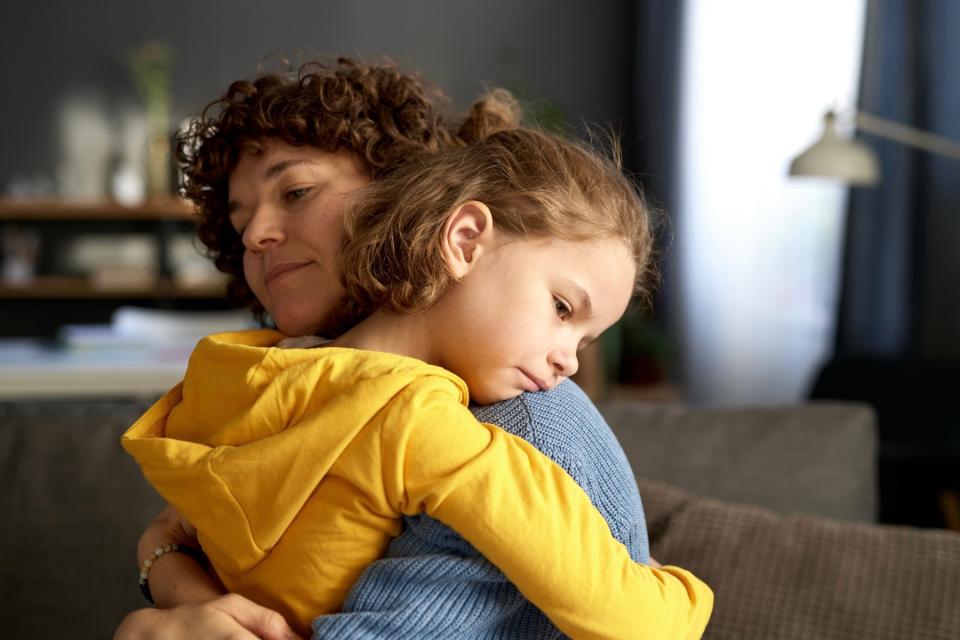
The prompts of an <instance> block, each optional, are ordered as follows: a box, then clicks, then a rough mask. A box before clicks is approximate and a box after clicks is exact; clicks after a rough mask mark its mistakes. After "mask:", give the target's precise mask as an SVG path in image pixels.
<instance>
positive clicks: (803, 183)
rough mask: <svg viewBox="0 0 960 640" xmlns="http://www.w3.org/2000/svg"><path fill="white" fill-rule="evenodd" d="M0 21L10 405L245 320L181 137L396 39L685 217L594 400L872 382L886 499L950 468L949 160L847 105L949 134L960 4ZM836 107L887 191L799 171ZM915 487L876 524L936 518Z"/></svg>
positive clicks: (582, 6)
mask: <svg viewBox="0 0 960 640" xmlns="http://www.w3.org/2000/svg"><path fill="white" fill-rule="evenodd" d="M0 15H2V20H0V49H2V55H0V77H2V78H3V92H2V93H3V100H2V103H0V110H2V111H0V115H2V117H0V135H2V140H3V153H2V154H0V193H2V200H0V240H2V244H0V264H2V279H0V387H2V388H3V391H2V392H0V393H2V395H3V396H4V397H6V398H14V399H16V398H20V397H33V396H42V397H61V396H76V395H85V394H87V395H97V394H100V395H103V394H108V395H109V394H113V395H118V394H124V393H129V394H140V395H150V394H152V393H158V392H159V391H161V390H163V389H165V388H166V387H167V386H169V385H170V384H172V382H171V381H175V380H176V379H178V376H179V375H180V373H181V372H182V368H183V366H184V363H185V358H186V354H187V353H188V352H189V348H190V346H191V345H192V344H193V342H192V341H193V340H195V337H196V335H200V334H203V333H206V332H212V331H216V330H223V329H230V328H236V327H242V326H247V324H248V323H249V322H250V318H249V317H248V316H247V315H246V314H245V312H242V311H235V310H231V309H230V307H229V305H228V304H227V303H226V301H225V300H224V296H223V290H224V283H223V280H222V279H221V277H220V276H219V274H217V273H216V271H215V270H213V269H212V268H211V266H210V264H209V262H208V261H206V259H205V258H204V257H203V256H202V254H201V253H200V251H199V250H198V248H197V245H196V243H195V242H194V241H193V236H192V222H191V220H190V209H189V207H188V206H187V205H186V204H185V203H183V202H181V201H179V200H178V199H177V198H176V197H175V195H174V193H173V186H172V185H173V184H174V183H175V181H176V176H175V170H174V168H173V167H172V164H171V162H170V160H169V155H168V152H169V145H168V143H169V139H170V135H171V134H172V133H173V131H175V129H176V128H177V127H178V126H179V125H180V124H181V123H182V122H183V121H184V119H186V118H188V117H190V116H192V115H196V114H197V113H199V111H200V109H201V108H202V107H203V106H204V105H205V104H206V103H207V102H209V101H210V100H212V99H213V98H215V97H217V96H219V95H220V94H221V93H222V92H223V91H224V90H225V88H226V87H227V85H228V84H229V82H230V81H232V80H234V79H238V78H250V77H253V76H254V75H255V74H256V73H257V71H258V69H261V68H264V67H266V68H270V69H276V68H278V67H280V66H282V61H283V60H284V59H289V60H290V61H291V62H293V63H297V62H300V61H304V60H307V59H309V58H311V57H312V56H315V55H318V54H346V55H350V56H358V57H363V58H370V59H372V58H377V57H379V56H389V57H391V58H392V59H394V60H395V61H397V62H399V63H400V64H402V65H404V66H405V67H407V68H412V69H418V70H419V71H420V72H422V74H423V76H424V77H426V78H428V79H430V80H431V81H432V82H433V83H434V84H435V85H436V86H437V87H439V88H440V89H442V90H443V91H444V92H445V93H446V94H447V95H448V96H449V98H450V100H451V105H450V108H451V111H452V112H458V111H459V110H462V109H464V108H465V107H467V106H468V105H469V104H470V102H471V101H472V100H473V98H475V97H476V96H477V95H478V94H479V93H481V92H482V91H483V90H485V89H487V88H490V87H493V86H503V87H506V88H508V89H510V90H512V91H514V92H515V93H516V94H517V95H518V96H519V97H520V98H521V99H522V100H523V102H524V103H525V105H526V107H527V110H528V113H529V114H530V117H531V119H532V120H534V121H539V122H541V123H542V124H544V125H545V126H563V127H565V128H566V129H567V130H568V131H571V132H573V133H574V134H582V133H583V132H584V130H585V128H586V126H587V125H594V126H599V127H601V128H611V129H613V130H614V131H617V132H618V133H619V134H620V137H621V140H622V143H623V147H624V153H625V159H626V163H627V165H628V169H629V170H630V171H631V172H632V173H633V174H635V175H636V176H637V178H638V180H639V182H641V183H642V185H643V187H644V189H645V191H646V192H647V194H648V196H649V197H650V198H651V199H652V200H653V201H654V202H655V203H656V204H657V205H658V206H659V207H661V208H663V209H664V210H665V211H666V213H667V218H668V222H667V223H666V224H665V225H664V226H663V228H662V230H661V234H660V238H661V247H660V249H661V254H662V263H661V270H662V272H663V278H662V284H661V286H660V289H659V291H658V294H657V297H656V300H655V304H654V306H653V309H652V310H637V311H634V312H631V314H630V315H629V316H628V317H626V318H625V319H624V320H623V321H622V322H621V323H620V324H619V325H618V326H617V327H616V328H615V329H614V330H612V331H611V332H610V334H609V335H608V336H607V337H606V338H605V340H604V342H603V345H602V348H601V349H600V350H598V351H597V352H595V353H593V354H589V355H587V356H585V358H584V360H585V362H584V363H583V369H584V370H583V373H582V375H581V383H582V384H583V386H584V387H585V388H586V389H588V391H589V392H590V393H591V394H592V395H593V396H594V397H595V398H617V397H624V398H640V399H646V400H649V401H682V402H687V403H691V404H698V405H746V404H750V405H756V404H789V403H797V402H802V401H806V400H809V399H825V398H841V399H854V400H860V401H863V402H868V403H870V404H872V405H873V406H874V407H875V409H876V410H877V412H878V417H879V422H880V429H881V439H882V451H881V458H882V461H883V462H882V466H881V474H882V475H883V477H882V478H881V483H882V484H883V485H884V487H885V489H884V491H886V495H887V496H894V495H895V494H896V492H898V491H903V492H905V493H904V495H910V496H916V495H920V494H921V493H922V494H923V495H924V496H925V497H924V499H925V500H926V499H929V500H934V501H935V500H936V495H938V491H939V489H942V488H944V487H949V486H953V487H956V485H957V484H958V483H960V482H958V477H957V476H958V473H960V472H958V471H957V469H960V422H958V419H957V418H958V413H960V412H958V411H957V409H956V408H955V405H954V403H953V402H952V401H950V400H949V399H950V398H952V397H953V395H952V394H953V393H954V392H956V391H958V390H960V385H958V382H960V368H958V367H957V360H958V355H960V333H958V331H957V330H956V327H957V326H958V325H960V296H958V294H957V288H958V286H957V283H958V282H960V278H958V276H960V257H958V255H960V253H958V251H957V248H958V243H960V211H958V208H960V161H957V160H956V159H952V158H949V157H945V156H943V155H941V154H939V153H931V152H928V151H924V150H918V149H915V148H912V147H911V146H910V145H908V144H903V143H902V142H897V141H894V140H888V139H886V136H878V135H871V134H868V133H866V132H865V131H863V130H861V129H858V127H857V117H856V114H857V111H858V110H860V111H864V112H868V113H871V114H875V115H877V116H880V117H882V118H886V119H889V120H892V121H895V122H897V123H901V124H904V125H909V126H911V127H914V128H916V129H919V130H921V131H924V132H929V133H933V134H936V135H937V136H941V137H944V138H946V139H952V140H954V141H960V79H958V78H960V77H958V76H957V74H956V73H955V70H956V69H957V68H958V67H960V39H958V38H956V33H957V28H958V26H960V3H955V2H952V1H950V0H941V1H939V2H938V1H934V0H927V1H917V2H912V1H908V0H841V1H836V0H831V1H828V0H805V1H803V2H801V1H799V0H776V1H775V2H769V1H762V0H726V1H724V2H716V1H710V0H686V1H680V0H677V1H668V0H635V1H628V0H609V1H607V2H601V3H597V2H588V1H587V0H559V1H557V0H553V1H549V2H548V1H546V0H527V1H524V2H516V1H509V0H490V1H488V2H485V3H465V2H444V3H441V2H427V1H408V2H388V1H387V0H349V1H347V0H337V1H333V0H331V1H328V2H307V1H305V0H299V1H278V2H274V3H270V4H268V3H254V2H226V1H223V0H221V1H216V2H215V1H194V2H189V3H188V2H185V1H183V0H168V1H167V2H164V3H129V2H120V1H118V0H108V1H105V2H99V3H76V2H64V1H47V2H41V3H13V4H7V5H5V6H4V8H3V9H2V10H0ZM828 110H834V111H835V112H836V113H837V126H838V128H839V130H840V134H841V135H842V136H847V137H851V136H852V137H856V138H857V139H859V140H860V141H861V142H862V143H864V144H865V145H867V146H868V149H869V153H871V154H873V157H874V158H875V159H876V161H877V162H878V167H879V177H878V178H876V179H875V180H873V184H871V185H869V186H867V185H860V186H853V185H851V184H849V182H850V181H849V180H848V181H847V182H844V181H842V180H838V179H835V178H834V179H830V178H818V177H809V176H803V177H797V176H790V175H789V173H790V167H791V162H792V160H793V159H794V158H795V157H796V156H797V155H798V154H799V153H800V152H801V151H803V149H805V148H806V147H808V146H809V145H810V144H812V143H813V142H815V141H816V140H817V138H818V136H820V135H821V132H822V119H823V116H824V113H825V112H826V111H828ZM884 483H885V484H884ZM910 502H911V500H906V499H904V500H901V501H899V502H898V501H897V500H895V499H892V498H891V499H889V500H888V501H887V503H885V505H882V510H883V509H885V511H884V512H883V513H881V518H883V519H886V520H887V521H908V522H917V523H921V524H923V523H933V524H935V522H933V521H934V520H935V518H936V517H937V516H936V515H935V514H936V513H937V509H936V508H935V507H932V506H929V505H926V506H924V507H923V508H922V509H921V508H919V507H918V508H914V507H912V506H908V505H907V503H910ZM931 514H933V515H931Z"/></svg>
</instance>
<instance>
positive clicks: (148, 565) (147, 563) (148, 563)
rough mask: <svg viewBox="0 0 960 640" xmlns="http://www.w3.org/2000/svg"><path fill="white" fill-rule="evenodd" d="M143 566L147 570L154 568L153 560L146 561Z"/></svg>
mask: <svg viewBox="0 0 960 640" xmlns="http://www.w3.org/2000/svg"><path fill="white" fill-rule="evenodd" d="M143 566H145V567H147V568H148V569H149V568H150V567H152V566H153V560H144V561H143Z"/></svg>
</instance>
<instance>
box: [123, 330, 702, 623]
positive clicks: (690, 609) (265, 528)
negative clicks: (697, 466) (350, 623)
mask: <svg viewBox="0 0 960 640" xmlns="http://www.w3.org/2000/svg"><path fill="white" fill-rule="evenodd" d="M283 337H284V336H283V335H282V334H280V333H277V332H275V331H270V330H260V331H249V332H241V333H227V334H218V335H213V336H210V337H208V338H205V339H204V340H202V341H201V342H200V343H199V345H198V346H197V348H196V350H195V351H194V353H193V355H192V356H191V359H190V365H189V367H188V370H187V373H186V377H185V378H184V381H183V383H182V384H181V385H178V386H177V387H175V388H174V389H172V390H171V391H170V392H168V393H167V394H166V395H165V396H164V397H163V398H161V399H160V400H159V401H158V402H157V403H156V404H154V405H153V406H152V407H151V408H150V409H149V410H148V411H147V412H146V413H145V414H144V415H143V416H142V417H141V418H140V419H139V420H138V421H137V422H136V423H135V424H134V425H133V426H132V427H131V428H130V429H129V430H128V431H127V433H126V434H125V435H124V436H123V446H124V448H125V449H126V450H127V451H128V452H129V453H130V454H131V455H133V456H134V457H135V458H136V459H137V461H138V462H139V463H140V465H141V467H142V468H143V473H144V475H145V476H146V477H147V479H148V480H149V481H150V482H151V483H152V484H153V486H154V487H155V488H156V489H157V491H159V492H160V494H161V495H162V496H163V497H164V499H166V500H167V502H169V503H170V504H171V505H173V506H174V507H176V508H177V509H178V510H180V511H181V512H182V513H183V515H184V516H185V517H186V518H187V520H188V521H190V522H191V523H192V524H193V525H194V526H195V527H196V528H197V531H198V537H199V541H200V544H201V545H202V546H203V550H204V551H205V552H206V554H207V556H208V557H209V559H210V562H211V564H212V566H213V568H214V569H215V571H216V573H217V575H218V576H219V578H220V579H221V580H222V581H223V583H224V585H225V586H226V587H227V588H228V589H229V590H230V591H233V592H237V593H241V594H243V595H245V596H247V597H249V598H251V599H252V600H255V601H257V602H259V603H261V604H263V605H264V606H267V607H270V608H272V609H275V610H277V611H279V612H280V613H282V614H283V615H284V616H285V617H286V618H287V619H288V620H289V621H290V623H291V624H292V625H293V626H294V627H295V628H296V629H297V630H298V631H300V632H301V633H304V632H306V633H308V630H309V624H310V620H311V619H312V618H313V617H314V616H316V615H319V614H323V613H330V612H335V611H337V610H339V608H340V607H341V605H342V603H343V601H344V599H345V598H346V595H347V592H348V591H349V589H350V587H351V586H352V585H353V583H354V582H355V581H356V579H357V577H358V576H359V575H360V573H361V572H362V571H363V569H364V568H365V567H366V566H367V565H368V564H370V563H371V562H373V561H374V560H377V559H378V558H380V557H382V556H383V554H384V552H385V550H386V546H387V544H388V543H389V541H390V539H391V538H393V537H395V536H397V535H398V534H399V533H400V526H401V520H400V518H401V517H402V516H403V515H413V514H416V513H421V512H425V513H427V514H428V515H430V516H432V517H434V518H436V519H438V520H440V521H441V522H444V523H445V524H447V525H448V526H450V527H451V528H453V529H454V530H456V531H457V532H458V533H460V534H461V535H462V536H463V537H464V538H465V539H466V540H467V541H469V542H470V543H471V544H473V545H474V546H475V547H476V548H477V549H478V550H479V551H480V552H481V553H482V554H483V555H485V556H486V557H487V558H488V559H489V560H490V561H491V562H493V563H494V564H495V565H497V567H499V568H500V569H501V570H502V571H503V572H504V574H506V576H507V577H508V578H509V579H510V580H511V581H512V582H513V583H514V584H515V585H516V586H517V587H518V588H519V590H520V591H521V593H523V594H524V596H526V597H527V598H528V599H529V600H530V601H531V602H532V603H533V604H534V605H536V606H537V607H539V608H540V609H541V610H542V611H543V612H544V613H545V614H546V615H547V616H548V617H549V618H550V619H551V620H552V621H553V622H554V624H556V625H557V627H559V628H560V629H561V630H563V631H564V632H565V633H567V634H568V635H570V636H573V637H574V638H656V639H658V640H660V639H662V638H671V639H672V638H699V637H700V635H701V634H702V632H703V630H704V628H705V626H706V623H707V620H708V618H709V615H710V611H711V608H712V603H713V596H712V593H711V591H710V589H709V588H708V587H707V586H706V585H705V584H703V583H702V582H700V581H699V580H698V579H697V578H695V577H694V576H693V575H692V574H690V573H689V572H687V571H684V570H683V569H679V568H676V567H664V568H663V569H661V570H657V569H652V568H650V567H647V566H644V565H640V564H636V563H634V562H633V561H632V560H631V559H630V557H629V554H628V553H627V550H626V548H625V547H624V546H623V545H622V544H620V543H619V542H618V541H617V540H616V539H614V538H613V536H612V535H611V534H610V530H609V528H608V527H607V524H606V521H605V520H604V519H603V517H602V516H601V515H600V514H599V512H597V511H596V509H594V508H593V506H592V504H591V503H590V500H589V498H588V497H587V495H586V494H585V493H584V492H583V490H582V489H581V488H580V487H579V486H578V485H577V484H576V483H575V482H574V481H573V480H572V479H571V478H570V477H569V476H568V475H567V474H566V472H564V471H563V470H562V469H561V468H560V467H559V466H557V465H556V464H555V463H554V462H553V461H551V460H550V459H549V458H547V457H546V456H544V455H543V454H542V453H540V452H539V451H538V450H536V449H535V448H534V447H533V446H532V445H530V444H529V443H527V442H526V441H525V440H523V439H521V438H518V437H516V436H513V435H510V434H508V433H506V432H505V431H503V430H501V429H500V428H498V427H496V426H494V425H487V424H481V423H479V422H477V420H476V419H475V418H474V417H473V415H472V414H471V413H470V411H469V410H468V409H467V400H468V395H467V389H466V386H465V384H464V382H463V381H462V380H461V379H460V378H458V377H457V376H455V375H454V374H452V373H450V372H449V371H446V370H444V369H441V368H439V367H434V366H431V365H428V364H426V363H424V362H421V361H419V360H415V359H412V358H407V357H403V356H397V355H393V354H387V353H378V352H370V351H359V350H354V349H344V348H336V347H325V348H318V349H278V348H271V347H272V346H273V345H275V344H276V343H277V342H278V341H279V340H281V339H282V338H283Z"/></svg>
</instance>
